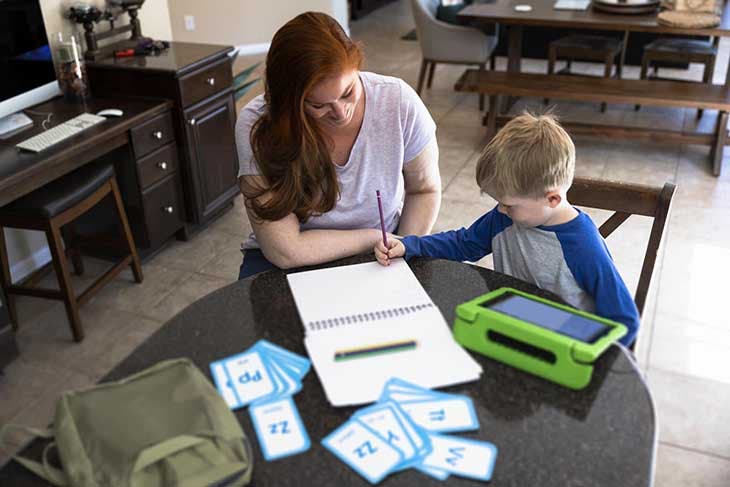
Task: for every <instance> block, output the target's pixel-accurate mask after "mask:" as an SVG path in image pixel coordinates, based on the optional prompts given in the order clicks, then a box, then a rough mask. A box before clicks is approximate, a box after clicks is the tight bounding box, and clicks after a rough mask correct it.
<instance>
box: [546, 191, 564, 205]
mask: <svg viewBox="0 0 730 487" xmlns="http://www.w3.org/2000/svg"><path fill="white" fill-rule="evenodd" d="M545 199H547V202H548V206H549V207H550V208H556V207H557V206H558V205H559V204H560V203H561V202H562V201H563V197H562V196H561V195H560V191H548V192H547V193H545Z"/></svg>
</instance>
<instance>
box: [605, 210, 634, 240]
mask: <svg viewBox="0 0 730 487" xmlns="http://www.w3.org/2000/svg"><path fill="white" fill-rule="evenodd" d="M630 216H631V213H624V212H621V211H617V212H616V213H614V214H613V215H611V216H610V217H609V219H608V220H606V221H605V222H603V223H602V224H601V226H600V227H598V231H599V232H600V233H601V237H603V238H606V237H608V236H609V235H611V234H612V233H613V231H614V230H616V229H617V228H618V227H620V226H621V224H622V223H623V222H625V221H626V220H628V219H629V217H630Z"/></svg>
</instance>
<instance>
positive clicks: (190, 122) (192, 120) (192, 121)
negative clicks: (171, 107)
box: [188, 118, 196, 125]
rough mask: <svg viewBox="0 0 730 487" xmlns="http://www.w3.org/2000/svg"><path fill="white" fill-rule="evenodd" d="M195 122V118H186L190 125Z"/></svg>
mask: <svg viewBox="0 0 730 487" xmlns="http://www.w3.org/2000/svg"><path fill="white" fill-rule="evenodd" d="M195 123H196V120H195V119H194V118H191V119H190V120H188V124H190V125H195Z"/></svg>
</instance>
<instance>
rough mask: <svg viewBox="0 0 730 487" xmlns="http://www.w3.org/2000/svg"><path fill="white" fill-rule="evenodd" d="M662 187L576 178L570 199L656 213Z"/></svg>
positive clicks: (637, 212) (633, 212) (634, 212)
mask: <svg viewBox="0 0 730 487" xmlns="http://www.w3.org/2000/svg"><path fill="white" fill-rule="evenodd" d="M661 191H662V187H661V186H658V187H657V186H646V185H640V184H628V183H620V182H617V181H602V180H599V179H585V178H575V179H574V180H573V185H572V186H571V187H570V191H569V192H568V200H569V201H570V202H571V203H572V204H574V205H577V206H588V207H591V208H598V209H601V210H613V211H619V212H622V213H629V214H631V215H644V216H654V215H655V214H656V204H657V199H658V198H659V193H661Z"/></svg>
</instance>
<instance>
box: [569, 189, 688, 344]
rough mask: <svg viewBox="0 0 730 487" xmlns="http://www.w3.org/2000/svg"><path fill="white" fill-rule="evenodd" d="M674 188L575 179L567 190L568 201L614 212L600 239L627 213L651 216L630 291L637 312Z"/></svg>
mask: <svg viewBox="0 0 730 487" xmlns="http://www.w3.org/2000/svg"><path fill="white" fill-rule="evenodd" d="M675 189H676V186H675V185H674V184H672V183H664V186H647V185H639V184H628V183H620V182H615V181H603V180H597V179H582V178H576V179H575V180H574V181H573V185H572V186H571V188H570V190H569V191H568V201H570V203H571V204H573V205H576V206H586V207H589V208H597V209H601V210H609V211H614V212H615V213H614V214H613V215H611V217H610V218H609V219H608V220H606V221H605V222H603V224H602V225H601V226H600V227H599V228H598V230H599V231H600V233H601V236H602V237H603V238H606V237H608V236H609V235H611V233H613V231H614V230H616V229H617V228H618V227H619V226H620V225H621V224H622V223H623V222H625V221H626V220H627V219H628V218H629V217H630V216H631V215H643V216H650V217H652V218H654V222H653V224H652V226H651V233H650V235H649V242H648V243H647V246H646V252H645V253H644V263H643V265H642V267H641V275H640V277H639V284H638V286H637V287H636V293H635V294H634V302H635V303H636V307H637V308H638V309H639V315H642V314H643V312H644V306H645V305H646V297H647V295H648V293H649V285H650V284H651V277H652V275H653V274H654V264H655V263H656V256H657V252H658V251H659V246H660V245H661V242H662V238H663V236H664V227H665V226H666V223H667V218H668V217H669V211H670V208H671V205H672V197H673V196H674V190H675ZM632 348H633V346H632Z"/></svg>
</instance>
